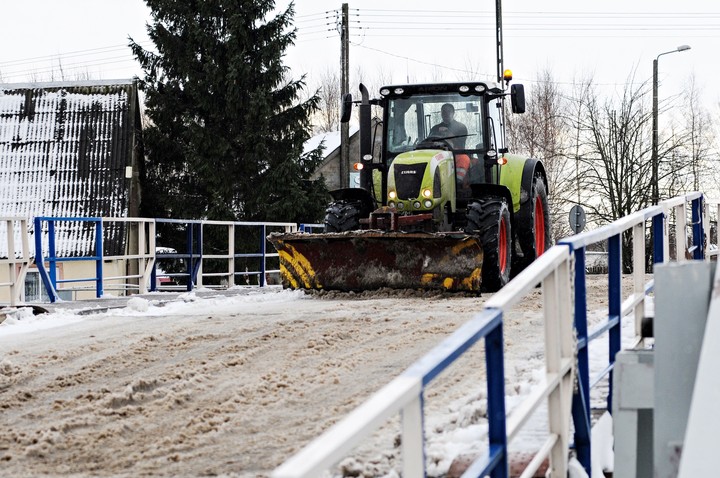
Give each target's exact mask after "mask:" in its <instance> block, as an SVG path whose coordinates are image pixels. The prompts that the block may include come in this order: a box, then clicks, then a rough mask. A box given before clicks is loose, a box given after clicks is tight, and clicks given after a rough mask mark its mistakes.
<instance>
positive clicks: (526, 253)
mask: <svg viewBox="0 0 720 478" xmlns="http://www.w3.org/2000/svg"><path fill="white" fill-rule="evenodd" d="M517 219H518V220H517V224H518V228H517V231H516V232H517V240H518V243H519V245H520V250H521V251H522V258H519V260H518V261H516V262H515V263H514V264H513V273H514V274H518V273H520V271H522V270H523V269H525V268H526V267H527V266H529V265H530V264H531V263H532V262H533V261H534V260H535V259H537V258H538V257H540V256H541V255H542V254H543V253H544V252H545V251H547V250H548V249H550V246H551V232H550V208H549V207H548V196H547V188H546V187H545V180H544V179H543V177H542V175H540V174H536V175H535V177H534V178H533V182H532V187H531V190H530V199H528V204H526V205H523V207H522V208H521V211H520V212H519V214H518V217H517Z"/></svg>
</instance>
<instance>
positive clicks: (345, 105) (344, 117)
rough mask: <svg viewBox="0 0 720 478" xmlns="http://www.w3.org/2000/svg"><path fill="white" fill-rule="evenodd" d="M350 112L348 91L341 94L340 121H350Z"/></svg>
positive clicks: (350, 97)
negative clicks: (343, 94)
mask: <svg viewBox="0 0 720 478" xmlns="http://www.w3.org/2000/svg"><path fill="white" fill-rule="evenodd" d="M351 114H352V94H350V93H348V94H346V95H345V96H343V101H342V107H341V109H340V122H341V123H347V122H348V121H350V115H351Z"/></svg>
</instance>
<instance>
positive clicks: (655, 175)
mask: <svg viewBox="0 0 720 478" xmlns="http://www.w3.org/2000/svg"><path fill="white" fill-rule="evenodd" d="M658 58H659V56H658ZM652 120H653V133H652V158H651V161H652V203H653V206H655V205H657V203H658V201H659V199H660V191H659V188H658V59H657V58H655V59H654V60H653V109H652ZM655 262H657V261H655Z"/></svg>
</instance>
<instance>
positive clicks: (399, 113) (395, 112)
mask: <svg viewBox="0 0 720 478" xmlns="http://www.w3.org/2000/svg"><path fill="white" fill-rule="evenodd" d="M417 110H418V105H417V104H416V103H413V102H412V101H410V100H396V101H393V102H392V104H391V107H390V115H389V121H388V143H387V144H388V150H389V151H390V152H393V153H399V152H402V151H407V150H408V148H410V147H411V146H412V144H413V142H414V141H417V138H418V124H417V117H418V114H417Z"/></svg>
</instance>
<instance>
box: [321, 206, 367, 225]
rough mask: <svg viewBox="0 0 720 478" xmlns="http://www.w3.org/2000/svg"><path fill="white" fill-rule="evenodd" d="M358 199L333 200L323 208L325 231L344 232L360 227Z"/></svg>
mask: <svg viewBox="0 0 720 478" xmlns="http://www.w3.org/2000/svg"><path fill="white" fill-rule="evenodd" d="M361 208H362V204H361V203H360V202H359V201H335V202H332V203H330V205H329V206H328V207H327V209H325V232H346V231H355V230H357V229H360V211H361Z"/></svg>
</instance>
